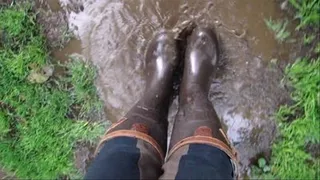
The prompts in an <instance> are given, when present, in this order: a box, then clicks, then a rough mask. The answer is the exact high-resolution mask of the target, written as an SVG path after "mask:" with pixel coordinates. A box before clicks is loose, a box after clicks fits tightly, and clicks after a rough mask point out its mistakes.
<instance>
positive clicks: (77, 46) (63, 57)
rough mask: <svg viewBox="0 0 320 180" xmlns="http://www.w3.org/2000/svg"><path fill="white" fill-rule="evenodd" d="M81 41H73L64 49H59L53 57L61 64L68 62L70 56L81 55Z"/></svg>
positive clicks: (53, 53)
mask: <svg viewBox="0 0 320 180" xmlns="http://www.w3.org/2000/svg"><path fill="white" fill-rule="evenodd" d="M81 49H82V48H81V41H80V40H78V39H71V40H70V41H69V42H68V43H67V44H66V45H65V46H64V48H62V49H60V48H57V49H55V50H54V51H53V52H52V56H53V57H54V58H55V59H56V60H58V61H59V62H67V61H68V60H69V55H71V54H74V53H76V54H81Z"/></svg>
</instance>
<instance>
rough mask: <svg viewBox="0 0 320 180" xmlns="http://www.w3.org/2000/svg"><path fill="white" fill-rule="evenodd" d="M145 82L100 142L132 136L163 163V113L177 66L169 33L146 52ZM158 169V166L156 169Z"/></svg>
mask: <svg viewBox="0 0 320 180" xmlns="http://www.w3.org/2000/svg"><path fill="white" fill-rule="evenodd" d="M146 64H147V68H146V69H147V82H146V90H145V92H144V94H143V97H142V98H141V99H140V100H139V101H138V102H137V103H136V104H135V106H133V107H132V109H131V110H130V111H129V112H128V113H127V114H126V115H125V117H124V118H123V119H121V120H119V121H118V122H117V123H115V124H113V125H112V127H111V128H110V129H109V130H108V131H107V132H106V135H105V136H104V138H103V139H102V142H104V141H107V140H109V139H112V138H115V137H123V136H127V137H135V138H137V139H140V140H142V141H145V142H147V143H148V144H149V145H151V146H152V147H153V148H154V149H155V150H156V151H157V155H155V156H159V157H160V158H161V160H162V161H163V160H164V156H165V152H166V148H167V126H168V121H167V113H168V107H169V101H170V95H171V92H172V83H173V82H172V81H173V80H172V75H173V72H174V70H175V68H176V66H177V64H178V60H177V45H176V42H175V40H174V37H173V35H172V34H170V33H167V32H161V33H160V34H158V35H156V36H155V37H154V38H153V40H152V41H151V42H150V44H149V46H148V49H147V53H146ZM160 167H161V166H160Z"/></svg>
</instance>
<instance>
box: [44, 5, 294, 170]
mask: <svg viewBox="0 0 320 180" xmlns="http://www.w3.org/2000/svg"><path fill="white" fill-rule="evenodd" d="M42 3H44V2H42ZM44 4H46V3H44ZM47 7H48V8H49V9H50V13H48V14H47V16H43V17H44V18H45V20H44V21H43V22H42V24H44V26H45V27H46V28H45V30H46V32H47V33H46V34H47V36H49V37H48V39H49V42H58V43H53V45H52V47H56V50H54V51H53V55H54V57H55V58H56V59H58V60H60V61H65V60H66V59H67V55H69V54H72V53H81V54H82V55H83V56H85V58H86V59H88V60H90V61H91V62H92V63H93V64H94V65H95V66H97V68H98V74H99V75H98V79H97V87H98V89H99V93H100V96H101V98H102V99H103V101H104V103H105V110H106V113H107V118H108V119H109V120H111V121H116V120H117V119H119V118H120V117H121V116H123V115H124V114H125V113H126V112H127V111H128V110H129V109H130V107H131V106H133V105H134V103H135V102H136V101H137V100H138V99H139V98H140V97H141V96H142V94H143V91H144V87H145V74H144V71H145V67H146V66H145V64H146V63H145V59H144V54H145V50H146V47H147V45H148V42H149V40H150V39H151V38H152V36H153V35H154V34H155V33H157V32H158V31H160V30H161V29H167V30H172V31H174V32H175V33H176V34H177V36H178V33H179V32H180V31H181V30H182V29H184V28H185V27H186V26H188V25H189V24H190V23H191V22H195V23H198V24H210V25H212V26H214V27H215V29H216V30H217V32H218V34H219V36H220V43H221V47H222V51H223V54H222V56H221V59H220V63H219V64H220V66H219V67H218V71H217V72H216V74H217V76H216V77H215V78H214V79H212V86H211V90H210V95H209V98H210V100H211V102H212V103H213V105H214V107H215V109H216V111H217V113H218V115H219V117H220V118H221V120H222V122H223V124H224V127H225V129H226V131H227V134H228V136H229V137H230V139H231V141H232V143H233V144H234V146H235V148H236V149H237V151H238V154H239V162H240V165H241V172H242V174H245V173H247V172H248V170H249V165H250V163H251V160H253V159H255V158H256V156H258V155H261V154H270V144H271V142H272V140H273V139H274V136H275V134H276V127H275V123H274V119H273V114H274V112H275V111H276V110H277V109H278V107H279V106H280V105H281V104H283V103H285V102H286V101H287V100H288V98H289V95H288V93H287V91H286V89H285V88H284V87H282V86H281V84H280V81H281V79H282V77H283V72H282V70H281V69H282V68H283V67H284V66H285V65H286V64H287V63H288V62H289V61H290V60H291V59H294V57H295V56H296V54H295V52H298V51H296V49H297V48H298V47H295V45H294V44H290V43H283V44H279V43H277V41H276V40H275V39H274V36H273V34H272V32H270V31H269V30H268V28H267V27H266V25H265V23H264V19H268V18H270V17H271V18H273V19H281V18H284V16H285V15H284V14H283V13H282V11H281V9H280V5H279V3H278V2H276V1H275V0H260V1H254V0H227V1H226V0H216V1H209V0H208V1H207V0H202V1H199V0H131V1H126V0H108V1H100V0H60V1H59V0H49V1H47ZM55 18H58V19H57V20H55ZM66 26H68V28H69V29H70V30H72V31H73V33H74V34H75V36H76V39H71V41H69V43H67V44H66V45H65V46H64V48H62V47H58V46H55V45H56V44H59V43H60V44H61V43H62V42H63V41H64V40H66V39H65V38H64V37H62V36H63V35H64V34H65V31H64V30H63V29H64V28H65V27H66ZM289 30H290V31H292V32H293V31H294V29H289ZM57 47H58V48H57ZM275 60H277V63H276V64H275V63H274V62H275ZM177 98H178V97H177ZM177 98H176V99H175V100H174V101H173V103H172V105H171V107H170V114H169V121H170V122H172V121H173V119H174V116H175V113H176V112H177V110H178V101H177ZM83 149H86V150H83ZM90 149H91V148H89V147H86V146H81V148H77V152H76V154H80V155H78V156H79V157H80V159H81V158H82V160H79V157H77V158H76V164H77V167H79V168H80V169H81V171H82V172H84V169H85V168H86V164H87V163H86V162H87V160H86V158H88V157H90V156H91V155H89V154H88V153H87V152H89V151H90ZM82 150H83V151H82ZM79 152H80V153H79ZM81 154H82V155H81ZM81 163H84V165H83V164H81Z"/></svg>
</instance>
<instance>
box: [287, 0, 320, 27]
mask: <svg viewBox="0 0 320 180" xmlns="http://www.w3.org/2000/svg"><path fill="white" fill-rule="evenodd" d="M289 2H290V4H291V5H292V6H293V7H294V8H295V9H296V15H295V18H297V19H299V20H300V24H299V25H298V26H297V29H301V28H306V27H310V26H312V27H315V28H318V27H319V25H320V16H319V13H320V1H319V0H289Z"/></svg>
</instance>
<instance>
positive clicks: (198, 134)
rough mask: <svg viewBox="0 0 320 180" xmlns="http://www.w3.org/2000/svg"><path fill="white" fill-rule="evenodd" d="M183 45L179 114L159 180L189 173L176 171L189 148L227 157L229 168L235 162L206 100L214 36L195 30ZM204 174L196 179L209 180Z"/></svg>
mask: <svg viewBox="0 0 320 180" xmlns="http://www.w3.org/2000/svg"><path fill="white" fill-rule="evenodd" d="M187 43H188V44H187V49H186V55H185V64H184V72H183V79H182V83H181V86H180V95H179V111H178V114H177V116H176V119H175V123H174V127H173V132H172V136H171V142H170V147H169V154H168V156H167V162H166V164H165V165H164V166H163V169H164V171H165V172H164V175H163V176H162V178H163V179H170V178H176V177H180V178H181V176H180V175H181V173H179V172H182V171H184V173H183V174H184V175H185V174H186V173H187V172H188V171H190V170H185V169H179V168H181V167H183V166H184V164H183V162H182V161H183V159H187V158H188V153H190V152H192V151H193V150H192V149H190V147H191V146H192V145H193V144H205V145H209V146H213V147H215V148H218V150H221V152H222V153H223V152H224V153H225V154H226V155H227V156H226V157H229V158H227V159H228V160H229V164H232V163H230V159H231V160H235V159H236V158H235V152H234V151H233V149H232V148H231V145H230V143H229V140H228V138H227V137H226V135H225V133H224V132H223V131H222V128H221V123H220V120H219V118H218V117H217V114H216V112H215V110H214V108H213V106H212V103H211V102H210V101H209V100H208V93H209V86H210V76H211V74H212V72H213V71H214V66H215V65H216V64H217V61H218V58H219V47H218V40H217V36H216V34H215V32H214V31H213V30H212V29H210V28H200V27H197V28H195V29H194V30H193V32H192V34H191V36H189V37H188V41H187ZM199 149H201V148H199ZM195 153H200V154H201V153H206V152H195ZM195 156H198V155H195ZM200 156H201V155H200ZM228 160H227V161H228ZM206 161H207V160H204V162H206ZM207 162H208V161H207ZM209 162H210V160H209ZM181 163H182V164H181ZM186 164H187V165H186V166H190V165H191V164H195V163H194V162H193V161H192V162H191V160H190V161H189V163H186ZM188 164H189V165H188ZM200 164H201V163H200ZM210 167H212V166H210ZM199 168H200V169H205V168H206V167H203V168H201V166H199V167H198V168H196V169H197V170H194V171H198V170H199ZM217 168H220V167H217ZM177 171H178V172H177ZM191 171H192V170H191ZM217 173H219V172H217ZM179 174H180V175H179ZM187 174H189V173H187ZM204 174H205V172H198V175H199V177H200V176H201V175H202V176H201V177H207V178H209V179H211V178H213V177H211V176H209V177H208V176H205V175H204ZM229 174H230V173H229ZM188 177H190V179H192V178H191V177H192V175H190V174H189V175H188ZM223 177H225V176H223ZM220 178H221V177H220ZM182 179H183V178H182Z"/></svg>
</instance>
